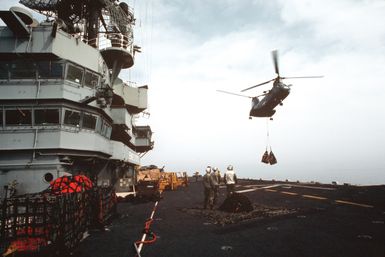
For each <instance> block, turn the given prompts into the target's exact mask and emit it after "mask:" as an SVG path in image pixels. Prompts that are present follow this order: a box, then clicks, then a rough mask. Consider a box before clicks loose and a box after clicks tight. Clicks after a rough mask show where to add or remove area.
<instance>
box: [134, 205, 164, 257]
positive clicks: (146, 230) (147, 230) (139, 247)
mask: <svg viewBox="0 0 385 257" xmlns="http://www.w3.org/2000/svg"><path fill="white" fill-rule="evenodd" d="M158 203H159V201H156V202H155V205H154V208H153V209H152V212H151V216H150V218H149V219H148V220H146V222H145V223H144V230H143V236H142V239H141V240H138V241H136V242H135V243H134V247H135V251H136V256H137V257H141V256H140V252H141V251H142V248H143V245H144V244H151V243H154V242H155V241H156V235H155V233H154V232H152V231H151V230H150V227H151V223H152V222H153V220H154V214H155V211H156V208H157V206H158ZM147 235H150V236H151V239H149V240H146V237H147Z"/></svg>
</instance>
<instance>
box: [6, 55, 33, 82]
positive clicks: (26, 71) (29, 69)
mask: <svg viewBox="0 0 385 257" xmlns="http://www.w3.org/2000/svg"><path fill="white" fill-rule="evenodd" d="M11 78H12V79H34V78H36V69H35V63H34V62H32V61H29V60H18V61H15V62H14V63H12V64H11Z"/></svg>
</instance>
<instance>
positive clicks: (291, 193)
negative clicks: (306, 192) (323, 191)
mask: <svg viewBox="0 0 385 257" xmlns="http://www.w3.org/2000/svg"><path fill="white" fill-rule="evenodd" d="M280 193H281V194H285V195H298V194H297V193H293V192H286V191H282V192H280Z"/></svg>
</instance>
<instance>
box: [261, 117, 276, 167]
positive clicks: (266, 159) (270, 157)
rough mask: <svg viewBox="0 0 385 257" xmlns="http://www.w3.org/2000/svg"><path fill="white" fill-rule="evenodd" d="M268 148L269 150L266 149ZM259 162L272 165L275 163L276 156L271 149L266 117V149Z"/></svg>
mask: <svg viewBox="0 0 385 257" xmlns="http://www.w3.org/2000/svg"><path fill="white" fill-rule="evenodd" d="M269 148H270V152H269V151H268V149H269ZM261 162H263V163H266V164H270V165H274V164H276V163H277V158H275V155H274V153H273V151H272V150H271V144H270V137H269V119H266V150H265V152H264V153H263V155H262V159H261Z"/></svg>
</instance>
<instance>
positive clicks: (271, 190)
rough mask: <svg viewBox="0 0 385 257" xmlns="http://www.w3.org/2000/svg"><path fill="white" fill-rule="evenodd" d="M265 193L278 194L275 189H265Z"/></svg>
mask: <svg viewBox="0 0 385 257" xmlns="http://www.w3.org/2000/svg"><path fill="white" fill-rule="evenodd" d="M265 191H268V192H277V190H274V189H265Z"/></svg>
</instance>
